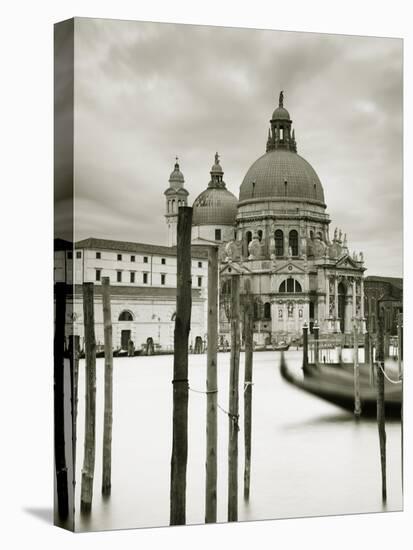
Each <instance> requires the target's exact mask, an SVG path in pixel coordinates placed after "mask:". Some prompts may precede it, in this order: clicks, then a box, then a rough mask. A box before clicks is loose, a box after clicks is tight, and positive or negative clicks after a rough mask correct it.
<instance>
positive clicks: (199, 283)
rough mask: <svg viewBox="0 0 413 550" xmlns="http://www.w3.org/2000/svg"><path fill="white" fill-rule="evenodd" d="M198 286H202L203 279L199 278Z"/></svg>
mask: <svg viewBox="0 0 413 550" xmlns="http://www.w3.org/2000/svg"><path fill="white" fill-rule="evenodd" d="M198 286H202V277H198Z"/></svg>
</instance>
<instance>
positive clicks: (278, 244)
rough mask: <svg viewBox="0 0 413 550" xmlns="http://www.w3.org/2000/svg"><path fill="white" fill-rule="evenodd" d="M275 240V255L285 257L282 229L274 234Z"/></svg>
mask: <svg viewBox="0 0 413 550" xmlns="http://www.w3.org/2000/svg"><path fill="white" fill-rule="evenodd" d="M274 240H275V255H276V256H284V233H283V232H282V231H281V229H277V231H276V232H275V233H274Z"/></svg>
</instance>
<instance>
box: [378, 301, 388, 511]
mask: <svg viewBox="0 0 413 550" xmlns="http://www.w3.org/2000/svg"><path fill="white" fill-rule="evenodd" d="M377 326H378V330H377V348H376V365H377V426H378V430H379V441H380V462H381V483H382V499H383V502H385V501H386V500H387V483H386V417H385V393H384V334H383V317H382V311H381V307H380V302H378V304H377Z"/></svg>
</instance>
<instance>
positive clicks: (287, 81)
mask: <svg viewBox="0 0 413 550" xmlns="http://www.w3.org/2000/svg"><path fill="white" fill-rule="evenodd" d="M281 89H283V90H284V106H285V107H286V108H287V109H288V110H289V112H290V115H291V118H292V119H293V126H294V127H295V132H296V140H297V148H298V153H299V154H300V155H302V156H303V157H304V158H305V159H306V160H308V161H309V162H310V164H311V165H312V166H313V167H314V169H315V170H316V172H317V173H318V175H319V177H320V180H321V182H322V184H323V187H324V193H325V199H326V203H327V212H328V213H329V214H330V217H331V220H332V222H331V225H330V236H332V232H333V231H334V227H336V226H338V227H339V228H342V230H343V232H346V233H347V235H348V241H349V247H350V249H355V250H356V251H361V250H362V251H363V252H364V255H365V260H366V266H367V267H368V271H367V273H366V275H369V274H371V275H372V274H377V275H388V276H400V275H401V274H402V222H403V220H402V130H403V128H402V42H401V41H400V40H396V39H383V38H366V37H349V36H338V35H321V34H309V33H291V32H280V31H262V30H250V29H248V30H246V29H231V28H219V27H203V26H191V25H173V24H165V23H162V24H157V23H142V22H130V21H114V20H95V19H77V20H76V23H75V184H76V203H75V228H76V239H81V238H85V237H90V236H93V237H102V238H112V239H121V240H130V241H138V242H151V243H158V244H166V235H167V233H166V224H165V222H164V218H163V214H164V208H165V206H164V205H165V202H164V196H163V192H164V191H165V189H166V188H167V187H168V178H169V174H170V172H171V171H172V169H173V165H174V161H175V155H178V156H179V161H180V165H181V171H182V172H183V174H184V176H185V186H186V188H187V189H188V191H189V193H190V195H189V200H190V204H192V202H193V201H194V200H195V198H196V196H197V195H198V194H199V193H200V192H201V191H202V190H203V189H204V188H205V187H206V186H207V184H208V182H209V179H210V178H209V170H210V168H211V165H212V164H213V159H214V153H215V151H218V152H219V153H220V156H221V164H222V167H223V169H224V172H225V174H224V180H225V182H226V184H227V187H228V188H229V190H230V191H232V192H233V193H234V194H235V195H237V196H238V191H239V186H240V184H241V182H242V179H243V177H244V175H245V173H246V171H247V170H248V168H249V166H250V165H251V164H252V163H253V162H254V161H255V160H256V159H257V158H258V157H259V156H261V155H262V154H263V153H264V152H265V145H266V137H267V132H268V126H269V119H270V118H271V113H272V111H273V109H274V108H275V107H276V106H277V104H278V95H279V91H280V90H281Z"/></svg>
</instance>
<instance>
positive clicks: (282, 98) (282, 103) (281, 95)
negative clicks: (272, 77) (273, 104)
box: [278, 90, 284, 107]
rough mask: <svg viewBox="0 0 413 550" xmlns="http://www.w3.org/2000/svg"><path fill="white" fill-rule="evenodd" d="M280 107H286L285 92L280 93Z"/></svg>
mask: <svg viewBox="0 0 413 550" xmlns="http://www.w3.org/2000/svg"><path fill="white" fill-rule="evenodd" d="M278 106H279V107H284V91H283V90H281V92H280V97H279V99H278Z"/></svg>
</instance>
